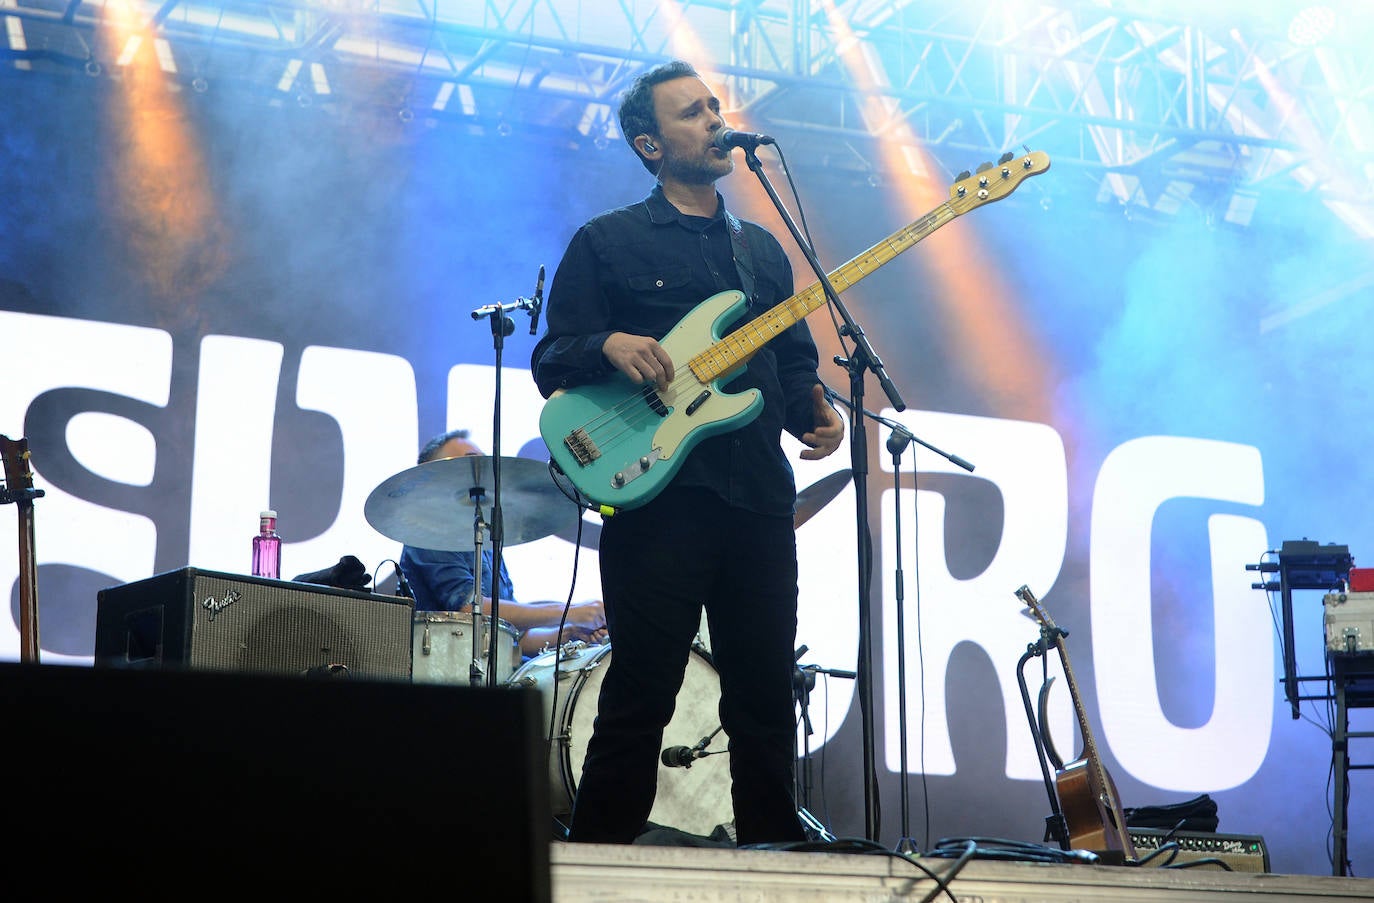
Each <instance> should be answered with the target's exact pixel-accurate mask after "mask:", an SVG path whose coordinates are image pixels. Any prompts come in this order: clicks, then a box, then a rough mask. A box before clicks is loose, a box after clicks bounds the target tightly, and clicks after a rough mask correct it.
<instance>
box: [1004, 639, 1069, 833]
mask: <svg viewBox="0 0 1374 903" xmlns="http://www.w3.org/2000/svg"><path fill="white" fill-rule="evenodd" d="M1068 635H1069V634H1068V631H1066V630H1063V629H1061V628H1059V627H1055V628H1053V629H1050V628H1047V627H1044V626H1042V627H1041V628H1040V639H1039V640H1037V641H1036V642H1034V643H1031V644H1030V645H1028V646H1027V647H1026V654H1025V655H1023V656H1021V659H1020V661H1018V662H1017V663H1016V683H1017V685H1018V686H1019V687H1020V688H1021V703H1022V705H1024V706H1025V707H1026V722H1027V723H1028V724H1029V725H1030V732H1031V739H1032V740H1033V741H1034V742H1035V758H1036V759H1037V760H1038V761H1039V763H1040V775H1041V777H1043V778H1044V780H1045V793H1046V794H1047V795H1048V796H1049V799H1050V814H1049V815H1047V816H1045V841H1046V842H1049V841H1051V840H1053V841H1055V842H1057V843H1058V844H1059V848H1060V849H1061V850H1068V849H1070V848H1071V847H1070V843H1069V826H1068V823H1067V822H1066V821H1065V820H1064V812H1063V810H1061V809H1060V807H1059V794H1058V793H1057V792H1056V791H1055V789H1054V778H1053V777H1051V776H1050V766H1049V763H1048V761H1047V760H1048V758H1049V752H1048V750H1047V749H1046V748H1045V738H1044V734H1043V733H1042V732H1041V730H1040V721H1039V719H1038V718H1036V716H1035V709H1034V707H1032V706H1031V701H1030V691H1029V690H1028V689H1027V688H1026V674H1025V668H1026V664H1027V663H1028V662H1029V661H1030V660H1031V659H1032V658H1041V659H1043V658H1044V657H1045V653H1046V652H1048V651H1049V648H1050V646H1051V645H1052V644H1053V643H1054V641H1055V640H1056V639H1058V638H1059V637H1061V636H1068Z"/></svg>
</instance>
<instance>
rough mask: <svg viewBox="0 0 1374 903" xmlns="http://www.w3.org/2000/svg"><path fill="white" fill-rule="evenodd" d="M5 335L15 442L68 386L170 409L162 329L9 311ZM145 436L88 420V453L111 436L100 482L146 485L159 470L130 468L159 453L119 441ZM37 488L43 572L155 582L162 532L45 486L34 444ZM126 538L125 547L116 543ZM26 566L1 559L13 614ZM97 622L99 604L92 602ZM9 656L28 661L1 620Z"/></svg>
mask: <svg viewBox="0 0 1374 903" xmlns="http://www.w3.org/2000/svg"><path fill="white" fill-rule="evenodd" d="M0 335H3V336H4V337H5V340H6V342H5V344H6V349H7V350H6V355H7V358H8V359H7V360H6V362H5V378H4V384H3V388H2V389H0V431H3V432H5V434H6V435H8V436H10V438H12V439H17V438H19V437H20V436H21V435H22V430H23V425H24V416H25V414H26V413H27V411H28V409H29V405H30V404H32V402H33V400H34V399H35V398H37V397H38V396H39V395H42V394H43V393H44V392H48V391H50V390H52V389H60V388H65V387H68V386H72V387H80V388H86V389H96V390H99V391H102V392H112V393H115V394H118V395H123V396H126V397H128V398H135V399H138V400H139V401H143V402H146V403H148V404H151V405H157V406H158V407H165V406H166V405H167V399H168V393H169V391H170V385H171V374H172V340H171V337H170V336H169V335H167V333H165V332H163V331H162V330H160V329H145V328H141V327H137V326H122V325H118V324H114V323H96V322H92V321H88V320H69V319H64V318H62V317H43V316H38V315H36V314H22V313H12V312H9V311H0ZM129 430H134V431H136V434H142V433H144V432H146V431H145V430H144V428H143V427H142V426H141V425H140V424H136V423H132V422H130V421H126V420H123V419H122V418H118V417H95V418H82V423H81V425H80V427H79V432H80V443H79V444H80V445H81V446H82V447H83V448H89V447H90V446H91V443H92V442H98V441H99V439H98V434H99V433H100V432H101V431H104V432H105V433H106V435H105V439H106V441H105V442H104V443H103V445H104V447H105V456H104V458H103V459H102V461H101V468H102V469H101V475H102V476H104V477H106V478H109V479H115V480H120V481H122V482H127V483H131V484H134V485H137V484H138V483H139V482H140V480H142V479H144V477H145V475H146V474H148V473H151V472H152V470H153V468H152V467H151V466H150V464H149V462H147V461H143V460H131V459H129V458H128V454H129V453H130V452H131V451H133V453H135V454H137V453H138V451H137V450H138V449H139V448H141V449H142V454H145V455H146V454H147V453H148V449H149V448H154V447H155V446H153V445H151V444H149V443H147V442H135V443H129V442H127V441H125V442H121V441H119V440H120V439H121V438H124V437H126V436H128V435H130V434H129V433H128V431H129ZM29 452H30V454H31V455H32V456H33V457H32V465H33V473H34V487H35V488H38V489H42V490H43V492H44V495H43V497H42V498H40V499H38V500H37V501H36V502H35V503H34V524H35V533H36V534H37V538H36V541H35V546H36V552H37V556H38V564H40V565H44V564H70V565H73V566H75V567H80V568H85V569H87V570H91V571H96V572H99V573H102V574H108V575H110V577H112V578H113V582H117V583H129V582H132V581H135V580H142V579H144V578H145V577H148V576H149V575H150V574H152V571H153V566H154V560H155V557H156V552H157V528H156V527H155V526H154V525H153V522H152V521H151V520H149V519H148V518H146V517H143V516H141V515H137V514H130V513H128V512H126V511H116V510H114V509H112V508H105V507H102V506H100V505H93V504H91V503H90V502H86V501H84V500H82V499H79V498H76V497H75V496H72V495H69V494H67V493H65V492H63V491H62V490H60V489H57V488H55V487H53V486H50V485H47V484H46V483H45V481H44V480H43V479H42V472H43V449H41V448H34V447H33V446H32V444H30V447H29ZM15 526H16V525H15V521H14V519H13V518H5V519H3V522H0V543H3V545H4V546H5V548H7V549H13V548H15V547H16V545H17V541H18V539H17V536H16V530H15ZM112 537H117V538H118V541H114V540H112ZM18 576H19V575H18V568H17V561H16V559H15V558H14V557H12V556H10V555H5V554H0V593H3V598H4V600H5V607H6V609H8V606H9V599H10V591H11V590H10V588H11V587H12V586H14V581H15V580H16V579H17V578H18ZM38 600H39V611H40V619H39V640H40V642H41V640H42V635H43V630H42V618H41V612H42V608H43V604H42V603H43V592H42V585H41V581H40V585H39V587H38ZM90 601H91V620H92V622H94V620H95V609H96V600H95V599H91V600H90ZM93 657H94V650H92V655H90V656H60V655H54V654H50V653H46V652H45V653H44V654H43V661H45V662H55V661H62V660H67V661H70V662H73V663H79V662H86V663H89V662H90V661H91V660H92V658H93ZM0 658H4V659H10V660H14V659H18V658H19V631H18V629H17V628H16V627H15V625H14V622H13V621H12V620H11V619H10V618H8V617H4V618H0Z"/></svg>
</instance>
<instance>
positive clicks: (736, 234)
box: [725, 210, 754, 302]
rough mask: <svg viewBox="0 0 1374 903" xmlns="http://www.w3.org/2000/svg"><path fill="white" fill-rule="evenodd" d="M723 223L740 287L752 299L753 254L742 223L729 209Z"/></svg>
mask: <svg viewBox="0 0 1374 903" xmlns="http://www.w3.org/2000/svg"><path fill="white" fill-rule="evenodd" d="M725 223H726V225H727V226H729V227H730V247H731V248H732V249H733V250H734V252H735V269H736V270H737V271H738V272H739V281H740V287H741V288H743V289H744V296H745V297H746V298H748V299H749V300H750V301H751V302H752V301H753V300H754V255H753V254H752V253H750V251H749V237H748V236H747V235H745V234H744V223H742V222H740V219H739V217H737V216H735V215H734V214H733V213H731V212H730V211H729V210H726V211H725Z"/></svg>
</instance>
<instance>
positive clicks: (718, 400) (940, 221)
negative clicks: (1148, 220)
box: [539, 151, 1050, 510]
mask: <svg viewBox="0 0 1374 903" xmlns="http://www.w3.org/2000/svg"><path fill="white" fill-rule="evenodd" d="M1049 168H1050V158H1049V157H1048V156H1046V155H1045V154H1044V153H1043V152H1040V151H1027V152H1026V153H1025V154H1022V155H1021V156H1020V157H1015V156H1014V155H1012V154H1010V153H1008V154H1004V155H1003V156H1002V158H1001V159H1000V160H999V161H998V163H997V165H995V166H994V165H993V164H990V163H985V164H983V166H981V167H980V168H979V170H978V172H977V173H976V174H974V175H968V174H967V173H964V176H966V178H961V179H960V180H959V181H958V182H955V183H954V185H952V186H951V187H950V190H949V200H947V201H945V202H944V203H942V204H940V205H939V206H938V207H936V208H935V209H934V210H932V211H931V212H930V213H927V214H926V215H925V216H923V217H921V218H920V219H918V220H916V221H915V222H913V223H911V224H910V225H908V226H905V227H904V228H902V229H899V230H898V231H897V232H894V233H893V234H892V235H889V236H888V237H887V238H885V239H883V240H882V241H880V242H878V243H877V244H876V245H874V246H873V247H871V248H869V249H868V250H867V251H864V252H863V253H862V254H859V255H858V256H857V257H855V258H853V259H852V260H850V261H849V262H848V263H845V264H842V265H840V266H839V267H838V268H836V269H835V270H834V271H832V272H831V273H829V274H828V275H827V276H826V279H827V281H828V282H829V283H830V285H831V287H832V288H834V289H835V291H836V292H843V291H844V290H845V289H847V288H849V287H851V286H853V285H855V284H856V283H858V282H859V280H861V279H863V278H864V277H865V276H868V275H869V274H870V273H873V272H876V271H877V270H878V269H879V268H880V267H882V266H883V265H884V264H886V263H887V262H888V261H890V260H892V259H893V258H895V257H896V256H897V255H898V254H901V253H902V252H903V251H906V250H907V249H909V248H912V247H914V246H915V245H916V243H917V242H919V241H920V240H921V239H923V238H925V237H926V236H927V235H930V234H931V233H932V232H934V231H935V230H937V229H939V228H940V227H942V226H944V225H946V224H947V223H951V222H953V221H954V220H955V218H957V217H959V216H962V215H963V214H965V213H968V212H969V211H970V210H975V209H977V208H978V207H982V206H983V205H985V204H991V203H993V202H994V201H1000V200H1001V199H1002V198H1004V197H1007V196H1008V195H1010V194H1011V193H1012V192H1013V191H1015V190H1016V187H1017V186H1018V185H1020V184H1021V183H1022V182H1023V181H1025V180H1026V179H1029V178H1030V177H1032V176H1037V175H1039V174H1040V173H1043V172H1045V171H1047V170H1048V169H1049ZM747 302H748V299H746V298H745V297H744V293H743V292H741V291H725V292H720V293H719V294H715V295H712V296H711V297H709V298H707V299H706V300H705V301H702V302H701V303H700V304H698V305H697V306H696V307H694V308H693V309H692V310H691V312H690V313H688V314H687V316H685V317H683V318H682V319H681V320H680V321H678V323H677V325H675V326H674V327H673V328H672V329H671V330H670V331H669V332H668V334H667V335H666V336H664V337H663V339H662V340H661V343H660V344H662V346H663V348H664V350H666V351H667V352H668V355H669V357H671V358H672V360H673V364H674V368H675V369H676V371H677V373H676V376H675V378H674V379H673V382H672V384H671V385H669V386H668V387H667V388H666V389H658V388H656V387H655V386H653V385H636V384H634V383H632V382H631V381H630V380H629V378H628V377H626V376H625V375H624V374H621V373H616V374H614V375H613V376H611V377H609V378H608V379H606V380H602V381H598V382H594V383H588V384H586V385H582V386H575V387H572V388H568V389H559V390H558V391H556V392H554V393H553V394H552V395H551V396H549V400H548V401H547V402H545V404H544V409H543V411H542V412H541V413H540V415H539V433H540V435H541V436H543V438H544V443H545V444H546V445H548V447H549V453H550V455H551V457H552V458H553V460H554V463H556V464H557V465H558V468H559V469H560V470H562V471H563V473H564V474H565V475H566V476H567V478H568V479H569V480H570V481H571V482H572V484H573V485H574V486H576V487H577V489H578V490H579V491H580V492H581V493H582V494H583V495H584V496H586V497H587V498H588V499H590V500H591V501H593V502H595V503H597V504H598V505H600V506H602V507H603V508H619V509H627V510H628V509H630V508H637V507H639V506H640V505H643V504H645V503H647V502H648V501H649V500H650V499H652V498H653V497H654V496H656V495H657V494H658V493H659V491H660V490H662V489H663V487H664V486H665V485H667V483H668V482H669V481H670V480H671V479H672V477H673V475H674V474H675V473H677V471H678V470H679V469H680V468H681V467H682V461H683V459H684V458H686V457H687V454H688V452H690V451H691V450H692V448H694V447H695V446H696V444H697V443H698V442H700V441H701V440H702V439H705V438H707V437H708V436H713V435H716V434H717V433H722V432H725V431H727V430H732V429H736V428H738V427H741V426H743V425H745V424H746V423H748V422H749V421H751V420H753V419H754V418H755V417H757V416H758V414H759V411H760V410H761V409H762V407H763V398H762V396H761V394H760V393H759V391H758V390H757V389H748V390H746V391H743V392H724V391H722V390H721V386H722V385H723V384H724V383H725V382H728V381H729V380H730V379H732V378H733V377H734V376H735V375H736V374H737V373H738V372H739V371H740V369H741V368H743V367H744V366H745V364H747V363H748V362H749V360H750V358H752V357H753V356H754V355H755V354H756V353H758V351H759V350H760V349H762V348H763V346H764V345H765V344H767V343H768V342H770V341H772V340H773V339H774V338H776V337H777V336H779V335H781V334H782V332H783V331H784V330H786V329H787V328H788V327H790V326H792V325H793V324H794V323H796V322H797V321H799V320H801V319H802V318H803V317H805V316H806V315H807V314H809V313H811V312H812V311H813V310H817V309H819V308H821V307H823V306H824V305H825V304H826V302H827V297H826V293H825V289H824V287H823V285H822V283H820V282H815V283H813V284H812V285H811V286H810V287H809V288H806V289H803V290H802V291H800V292H798V293H796V294H795V295H793V296H792V297H790V298H788V299H786V300H785V301H782V302H780V303H779V304H777V305H776V306H774V307H773V308H771V309H769V310H767V311H765V312H764V313H762V314H760V315H759V316H757V317H755V318H754V319H752V320H750V321H749V322H747V323H745V324H743V325H742V326H740V327H739V328H738V329H735V330H734V331H732V332H730V333H729V334H728V335H725V336H724V337H723V338H722V333H723V332H724V331H725V328H726V327H728V326H729V325H730V324H731V323H732V322H734V320H736V319H737V318H738V317H739V315H740V314H741V313H743V312H744V309H745V308H746V306H747Z"/></svg>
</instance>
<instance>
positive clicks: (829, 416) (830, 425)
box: [801, 383, 844, 461]
mask: <svg viewBox="0 0 1374 903" xmlns="http://www.w3.org/2000/svg"><path fill="white" fill-rule="evenodd" d="M811 406H812V409H813V410H814V412H815V413H814V417H815V421H814V423H815V425H814V426H813V427H812V428H811V432H809V433H805V434H803V435H802V437H801V441H802V442H804V443H806V444H807V445H808V446H810V448H807V449H806V450H805V451H803V452H802V453H801V457H802V459H803V460H805V461H819V460H820V459H821V458H824V457H826V456H827V455H830V454H831V453H832V452H834V451H835V449H837V448H839V447H840V442H841V441H843V440H844V421H843V420H841V419H840V415H839V413H838V412H836V410H835V409H834V408H832V407H831V406H830V402H828V401H826V400H825V389H824V388H822V387H821V384H820V383H817V384H816V385H814V386H812V387H811Z"/></svg>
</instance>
